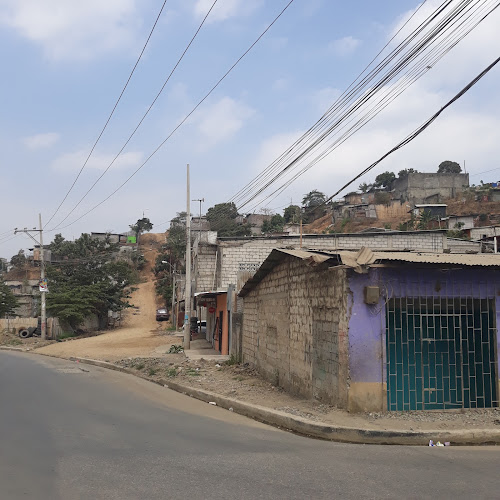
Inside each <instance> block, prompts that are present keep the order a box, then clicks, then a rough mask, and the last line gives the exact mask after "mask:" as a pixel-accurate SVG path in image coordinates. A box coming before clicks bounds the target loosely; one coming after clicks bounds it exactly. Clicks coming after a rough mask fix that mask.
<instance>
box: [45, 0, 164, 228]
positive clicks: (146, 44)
mask: <svg viewBox="0 0 500 500" xmlns="http://www.w3.org/2000/svg"><path fill="white" fill-rule="evenodd" d="M166 3H167V0H164V2H163V4H162V6H161V9H160V12H159V13H158V15H157V16H156V20H155V22H154V24H153V27H152V28H151V31H150V32H149V36H148V38H147V39H146V43H145V44H144V46H143V47H142V50H141V53H140V54H139V57H138V58H137V61H136V62H135V64H134V67H133V68H132V71H131V72H130V74H129V76H128V78H127V81H126V83H125V85H124V87H123V89H122V91H121V92H120V95H119V96H118V99H117V100H116V102H115V105H114V106H113V109H112V110H111V113H110V114H109V116H108V119H107V120H106V123H105V124H104V127H103V128H102V130H101V132H100V133H99V135H98V136H97V139H96V141H95V142H94V145H93V146H92V148H91V150H90V153H89V154H88V156H87V158H86V159H85V162H84V163H83V165H82V167H81V168H80V171H79V172H78V175H77V176H76V178H75V180H74V181H73V184H71V186H70V188H69V189H68V191H67V193H66V194H65V195H64V198H63V199H62V201H61V203H59V206H58V207H57V208H56V210H55V212H54V213H53V214H52V215H51V217H50V219H49V220H48V221H47V222H46V223H45V226H47V225H48V224H49V223H50V221H51V220H52V219H53V218H54V217H55V215H56V214H57V212H59V210H60V208H61V207H62V205H63V203H64V202H65V201H66V199H67V198H68V196H69V194H70V193H71V191H72V190H73V188H74V187H75V184H76V183H77V181H78V179H79V178H80V175H81V174H82V172H83V170H84V169H85V167H86V166H87V163H88V161H89V160H90V157H91V156H92V154H93V152H94V149H95V148H96V146H97V144H98V142H99V141H100V140H101V137H102V135H103V134H104V131H105V130H106V128H107V126H108V124H109V122H110V120H111V117H112V116H113V115H114V113H115V110H116V108H117V106H118V103H119V102H120V101H121V98H122V96H123V94H124V93H125V90H126V89H127V87H128V84H129V83H130V80H131V79H132V75H133V74H134V72H135V69H136V68H137V65H138V64H139V61H140V60H141V59H142V55H143V54H144V51H145V50H146V47H147V46H148V44H149V40H150V39H151V36H152V35H153V32H154V30H155V28H156V25H157V24H158V20H159V19H160V16H161V14H162V12H163V9H164V7H165V4H166Z"/></svg>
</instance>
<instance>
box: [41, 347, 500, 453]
mask: <svg viewBox="0 0 500 500" xmlns="http://www.w3.org/2000/svg"><path fill="white" fill-rule="evenodd" d="M35 354H36V353H35ZM69 359H70V360H71V361H76V362H79V363H84V364H88V365H93V366H98V367H100V368H106V369H110V370H114V371H118V372H122V373H127V374H129V375H134V376H137V377H139V378H142V379H144V380H148V381H150V382H154V383H156V384H158V385H161V386H163V387H166V388H168V389H172V390H174V391H176V392H180V393H182V394H186V395H188V396H191V397H193V398H196V399H199V400H200V401H205V402H206V403H210V402H214V403H216V404H217V406H220V407H221V408H225V409H227V410H230V409H231V411H234V412H235V413H238V414H240V415H244V416H246V417H249V418H252V419H254V420H257V421H259V422H262V423H265V424H268V425H272V426H274V427H278V428H280V429H286V430H289V431H292V432H294V433H297V434H301V435H303V436H308V437H314V438H318V439H324V440H327V441H337V442H341V443H355V444H388V445H412V446H425V445H426V444H427V443H428V442H429V440H431V439H432V440H433V441H435V442H436V441H441V442H446V441H449V442H450V443H451V445H452V446H456V445H498V444H500V429H499V430H496V429H454V430H450V431H443V430H428V431H405V430H374V429H360V428H354V427H343V426H333V425H328V424H323V423H320V422H315V421H313V420H308V419H305V418H302V417H297V416H294V415H290V414H289V413H285V412H282V411H278V410H272V409H270V408H265V407H263V406H259V405H254V404H250V403H244V402H243V401H239V400H236V399H231V398H228V397H226V396H222V395H220V394H216V393H213V392H209V391H205V390H203V389H195V388H194V387H190V386H186V385H183V384H179V383H178V382H174V381H173V380H170V379H169V380H165V379H160V380H153V379H151V378H149V377H147V376H145V375H141V374H139V373H137V371H134V370H131V369H129V368H124V367H121V366H118V365H115V364H113V363H108V362H106V361H99V360H95V359H86V358H76V357H71V358H69Z"/></svg>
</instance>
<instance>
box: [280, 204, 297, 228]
mask: <svg viewBox="0 0 500 500" xmlns="http://www.w3.org/2000/svg"><path fill="white" fill-rule="evenodd" d="M283 219H284V221H285V224H288V223H290V222H292V223H298V222H299V221H300V207H299V206H298V205H289V206H288V207H286V208H285V210H284V212H283Z"/></svg>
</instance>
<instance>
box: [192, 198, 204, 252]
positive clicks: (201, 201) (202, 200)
mask: <svg viewBox="0 0 500 500" xmlns="http://www.w3.org/2000/svg"><path fill="white" fill-rule="evenodd" d="M193 201H199V202H200V218H199V219H198V234H199V236H200V239H199V241H198V244H199V243H201V204H202V203H203V202H204V201H205V198H202V199H201V200H193Z"/></svg>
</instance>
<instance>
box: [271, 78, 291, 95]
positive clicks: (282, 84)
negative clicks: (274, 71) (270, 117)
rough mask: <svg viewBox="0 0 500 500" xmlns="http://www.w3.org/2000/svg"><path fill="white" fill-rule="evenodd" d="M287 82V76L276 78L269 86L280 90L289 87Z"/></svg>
mask: <svg viewBox="0 0 500 500" xmlns="http://www.w3.org/2000/svg"><path fill="white" fill-rule="evenodd" d="M289 84H290V81H289V80H288V78H278V79H277V80H274V82H273V84H272V85H271V88H272V89H273V90H276V91H277V92H282V91H283V90H286V89H287V88H288V87H289Z"/></svg>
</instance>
